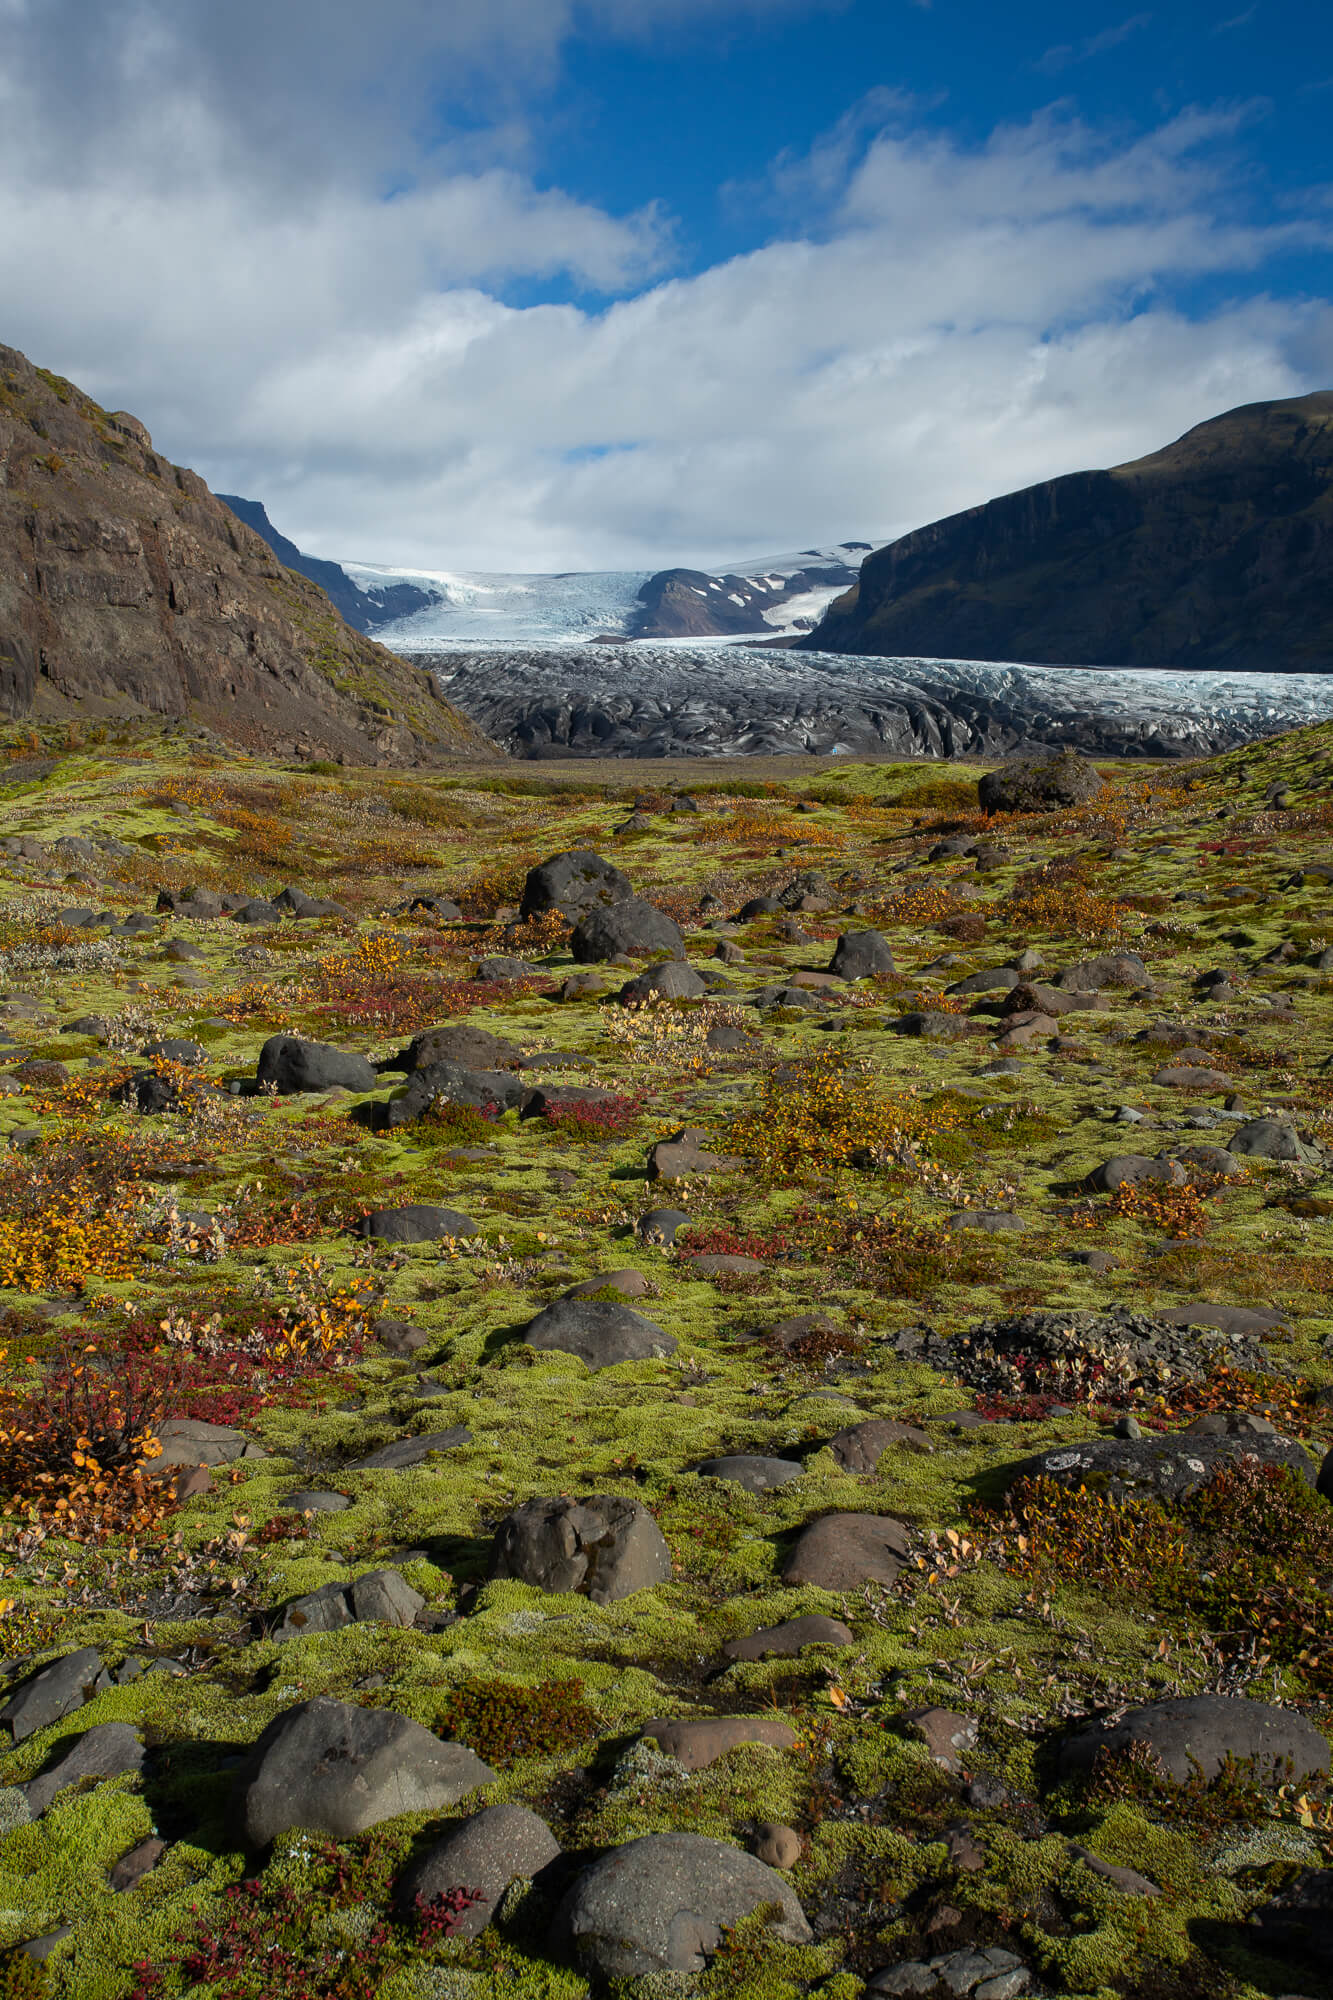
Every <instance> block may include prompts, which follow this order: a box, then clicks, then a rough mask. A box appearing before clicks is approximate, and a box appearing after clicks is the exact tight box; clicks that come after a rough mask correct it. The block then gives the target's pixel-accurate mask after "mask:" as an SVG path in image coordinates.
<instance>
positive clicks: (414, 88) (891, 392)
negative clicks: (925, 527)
mask: <svg viewBox="0 0 1333 2000" xmlns="http://www.w3.org/2000/svg"><path fill="white" fill-rule="evenodd" d="M1331 131H1333V9H1330V7H1329V5H1328V0H1252V4H1249V5H1243V4H1241V0H1216V3H1215V4H1209V0H1175V4H1169V5H1168V4H1161V5H1157V6H1154V7H1145V8H1143V9H1142V10H1137V9H1135V8H1134V6H1133V5H1132V4H1128V5H1127V4H1124V0H1119V4H1109V5H1104V4H1102V0H1083V4H1082V5H1081V6H1078V7H1071V6H1070V5H1069V4H1068V0H1064V4H1061V5H1055V4H1048V0H1010V4H1009V5H1007V6H1005V7H998V6H996V5H995V4H994V0H377V4H376V5H374V6H373V7H372V6H367V5H366V4H365V0H354V4H353V0H228V5H227V6H226V7H219V6H218V5H217V4H216V0H0V342H3V343H5V344H8V345H11V346H15V347H18V348H20V349H22V350H23V351H24V352H25V353H26V354H28V355H29V357H30V358H31V359H32V360H34V361H36V362H38V363H39V364H40V365H42V366H45V367H49V368H53V369H55V370H57V371H58V372H60V373H61V374H65V375H68V376H69V377H71V378H72V379H73V380H74V381H76V382H78V383H79V384H80V386H81V387H83V388H85V389H86V390H87V391H88V392H89V393H90V394H92V395H93V396H95V397H96V398H97V399H98V400H99V401H100V402H102V403H104V404H105V405H106V406H107V407H108V408H120V409H128V410H132V411H133V412H134V413H135V414H136V415H137V416H139V417H140V418H141V419H142V420H143V421H144V422H145V423H146V424H147V425H148V427H149V429H150V430H151V431H152V433H153V436H154V439H155V441H156V443H157V445H158V446H159V448H160V449H161V450H162V451H163V452H165V453H166V454H168V455H169V456H170V457H171V458H173V459H175V460H176V461H177V462H179V463H182V464H187V465H191V466H193V467H194V468H195V469H196V470H197V471H199V472H200V473H202V474H203V476H204V477H205V478H206V479H207V480H208V481H209V483H210V484H211V485H212V486H214V487H215V488H216V489H218V490H221V491H224V492H237V493H242V494H245V495H246V496H247V497H249V498H254V499H258V500H262V501H263V502H264V503H265V505H266V506H267V507H268V510H269V514H270V516H271V518H272V519H273V520H274V521H275V523H276V524H277V525H278V526H279V527H280V528H281V529H282V531H283V532H284V533H286V534H288V535H290V536H291V537H292V539H293V540H295V541H296V542H298V543H299V544H300V545H301V546H302V547H303V548H305V549H308V550H309V551H311V552H312V553H315V554H319V555H324V556H331V557H334V558H335V559H345V560H360V561H366V562H378V563H386V564H395V565H400V566H403V567H406V568H424V569H429V570H444V571H448V570H459V569H463V570H466V569H485V570H518V571H526V570H571V569H650V570H651V569H658V568H662V567H665V566H668V565H671V564H676V563H691V564H698V565H700V566H708V567H711V566H714V565H716V564H718V563H720V562H722V561H725V560H739V559H741V558H751V557H756V556H765V555H770V554H771V555H777V554H779V553H784V552H787V551H789V550H796V549H800V548H803V547H806V546H814V545H818V544H827V543H830V542H836V541H841V540H849V539H856V540H872V541H875V542H881V541H887V540H889V539H891V538H892V537H893V536H894V535H897V534H901V533H904V532H906V531H907V530H908V529H910V528H913V527H916V526H919V525H921V524H922V523H924V522H927V521H930V520H934V519H937V518H940V517H941V516H944V515H947V514H950V513H954V512H957V511H959V510H960V509H962V508H965V507H969V506H973V505H976V504H977V503H979V502H981V501H983V500H986V499H988V498H990V497H991V496H992V495H994V494H997V493H1003V492H1011V491H1013V490H1014V489H1016V488H1018V487H1021V486H1025V485H1028V484H1030V483H1032V482H1033V481H1035V480H1039V479H1045V478H1050V477H1054V476H1055V475H1057V474H1060V473H1063V472H1070V471H1074V470H1077V469H1080V468H1083V467H1087V466H1097V465H1109V464H1116V463H1119V462H1122V461H1124V460H1126V459H1129V458H1133V457H1136V456H1138V455H1141V454H1142V453H1144V452H1147V451H1151V450H1153V449H1155V448H1157V447H1158V446H1160V445H1162V444H1164V443H1166V442H1167V441H1169V440H1170V439H1171V438H1173V437H1176V436H1178V435H1179V434H1180V433H1181V432H1182V431H1184V430H1186V429H1188V428H1189V427H1190V426H1191V425H1192V424H1195V423H1199V422H1201V421H1203V420H1204V419H1206V418H1207V417H1209V416H1212V415H1215V414H1216V413H1217V412H1219V411H1221V410H1225V409H1229V408H1232V407H1234V406H1235V405H1236V404H1239V403H1246V402H1254V401H1258V400H1261V399H1264V398H1268V397H1279V396H1296V395H1302V394H1304V393H1306V392H1307V391H1309V390H1311V389H1316V388H1329V387H1333V303H1331V302H1330V290H1331V287H1333V258H1331V257H1330V251H1331V250H1333V144H1331V143H1330V132H1331Z"/></svg>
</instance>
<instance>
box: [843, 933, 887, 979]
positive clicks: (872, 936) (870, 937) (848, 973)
mask: <svg viewBox="0 0 1333 2000" xmlns="http://www.w3.org/2000/svg"><path fill="white" fill-rule="evenodd" d="M828 969H829V971H830V972H831V973H833V974H834V975H835V976H836V977H837V978H839V979H875V978H877V977H879V976H880V975H881V974H883V973H890V972H892V971H893V950H892V947H891V946H890V944H889V941H888V939H887V938H886V937H885V936H884V935H883V934H882V933H881V932H880V931H844V932H843V934H842V936H841V937H840V938H839V939H838V942H837V944H836V945H835V946H834V948H833V956H832V958H831V959H830V960H829V967H828Z"/></svg>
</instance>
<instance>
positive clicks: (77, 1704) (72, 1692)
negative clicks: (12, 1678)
mask: <svg viewBox="0 0 1333 2000" xmlns="http://www.w3.org/2000/svg"><path fill="white" fill-rule="evenodd" d="M107 1685H108V1682H107V1677H106V1675H105V1673H104V1671H103V1668H102V1656H101V1654H100V1653H99V1652H98V1651H97V1650H96V1648H95V1647H93V1646H80V1647H79V1649H78V1651H77V1652H73V1653H65V1654H64V1655H63V1656H62V1657H61V1658H60V1659H58V1660H52V1661H51V1662H50V1663H49V1664H48V1665H47V1666H44V1667H38V1669H37V1671H36V1672H35V1673H32V1674H29V1675H28V1677H27V1679H26V1680H25V1681H23V1682H21V1684H20V1685H19V1686H18V1687H17V1688H16V1689H15V1690H14V1692H13V1694H11V1695H10V1697H9V1699H8V1701H7V1702H6V1703H5V1705H4V1707H3V1708H0V1722H3V1723H6V1724H7V1725H8V1727H9V1731H10V1734H11V1736H12V1737H13V1739H14V1741H15V1743H22V1742H23V1741H24V1739H25V1738H26V1737H29V1736H35V1735H36V1733H37V1731H38V1730H39V1729H47V1728H49V1727H50V1725H51V1724H52V1723H53V1722H59V1721H60V1719H61V1717H62V1716H66V1715H72V1714H73V1713H74V1711H75V1710H76V1709H79V1708H82V1707H83V1704H84V1702H85V1701H88V1700H90V1699H91V1697H92V1696H93V1694H94V1693H96V1691H97V1689H98V1688H99V1686H100V1687H105V1686H107Z"/></svg>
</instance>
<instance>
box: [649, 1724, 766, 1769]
mask: <svg viewBox="0 0 1333 2000" xmlns="http://www.w3.org/2000/svg"><path fill="white" fill-rule="evenodd" d="M643 1734H644V1736H645V1737H646V1738H647V1739H649V1740H650V1741H651V1742H654V1743H656V1744H657V1746H658V1748H659V1749H661V1750H664V1751H665V1752H666V1754H667V1756H668V1757H674V1758H675V1760H676V1762H677V1763H678V1764H683V1765H684V1766H685V1769H686V1770H687V1771H706V1770H707V1769H708V1766H709V1765H710V1764H716V1762H717V1760H718V1758H719V1757H725V1756H726V1754H727V1752H728V1751H729V1750H735V1749H736V1748H737V1747H738V1745H740V1744H742V1743H762V1744H763V1745H764V1746H765V1748H766V1749H769V1750H791V1749H793V1748H794V1747H795V1745H796V1743H797V1741H798V1738H797V1735H796V1731H795V1730H794V1729H793V1728H792V1727H791V1725H790V1723H786V1722H781V1721H779V1720H778V1719H777V1717H775V1716H763V1715H705V1716H697V1717H690V1718H688V1719H685V1720H673V1721H665V1720H663V1719H661V1718H660V1717H654V1718H653V1719H652V1720H650V1721H648V1722H645V1723H644V1725H643Z"/></svg>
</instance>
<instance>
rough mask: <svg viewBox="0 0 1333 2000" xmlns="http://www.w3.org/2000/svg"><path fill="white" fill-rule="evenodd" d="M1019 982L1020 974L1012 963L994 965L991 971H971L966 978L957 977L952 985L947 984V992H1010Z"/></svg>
mask: <svg viewBox="0 0 1333 2000" xmlns="http://www.w3.org/2000/svg"><path fill="white" fill-rule="evenodd" d="M1017 984H1018V974H1017V972H1015V970H1014V968H1013V966H1012V965H996V966H992V968H991V969H990V971H989V972H969V973H968V975H967V977H966V979H955V981H954V983H953V985H952V986H946V987H945V989H944V990H945V992H946V993H1001V992H1004V993H1008V992H1009V991H1010V990H1011V989H1012V988H1013V987H1015V986H1017Z"/></svg>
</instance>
